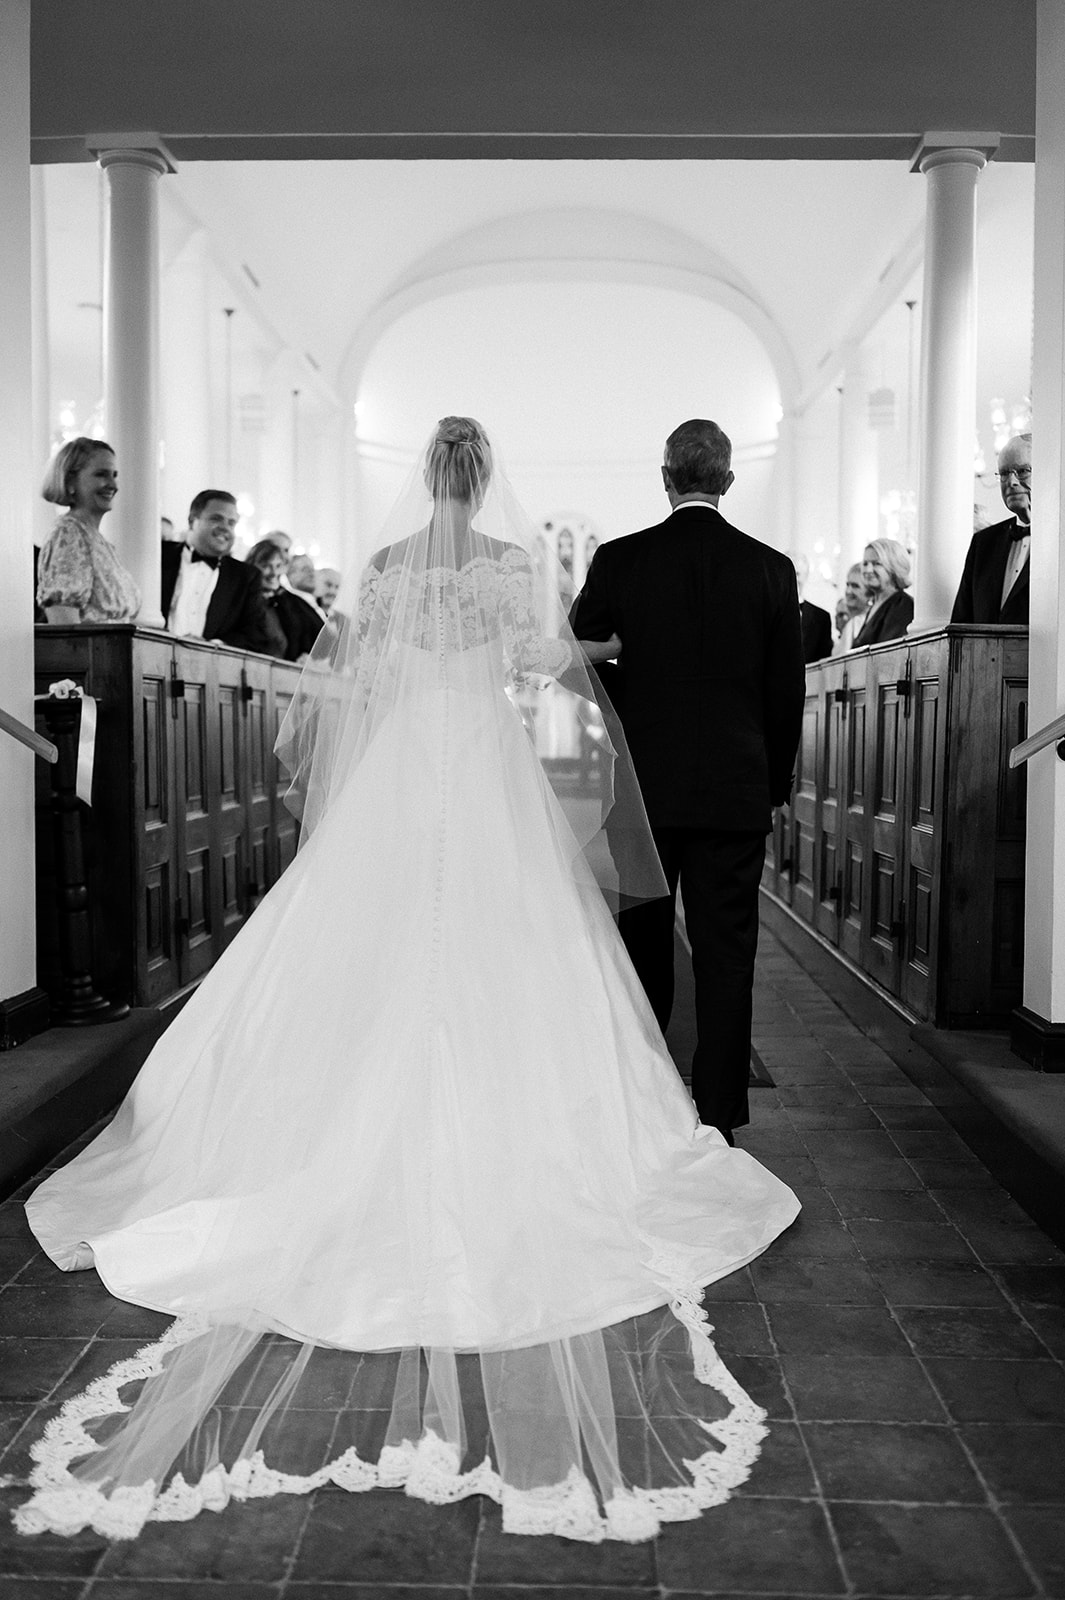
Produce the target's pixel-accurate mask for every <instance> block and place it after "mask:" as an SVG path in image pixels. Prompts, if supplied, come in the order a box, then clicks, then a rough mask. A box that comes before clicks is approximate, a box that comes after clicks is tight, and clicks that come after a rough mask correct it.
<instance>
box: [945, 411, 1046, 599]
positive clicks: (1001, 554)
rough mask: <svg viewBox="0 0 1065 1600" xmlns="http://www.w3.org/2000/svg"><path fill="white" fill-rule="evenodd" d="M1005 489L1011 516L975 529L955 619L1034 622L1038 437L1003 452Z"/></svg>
mask: <svg viewBox="0 0 1065 1600" xmlns="http://www.w3.org/2000/svg"><path fill="white" fill-rule="evenodd" d="M998 484H999V492H1000V494H1001V495H1002V498H1003V500H1004V501H1005V503H1006V510H1007V511H1009V512H1010V515H1009V516H1008V517H1007V518H1006V520H1005V521H1004V522H996V523H994V524H993V525H992V526H991V527H990V528H980V529H978V530H977V532H976V533H974V534H973V537H972V542H971V544H970V545H969V551H968V554H967V555H966V557H965V567H964V569H963V571H962V575H961V583H960V584H959V586H958V594H957V598H956V599H955V601H954V610H953V611H952V612H951V614H950V620H951V622H1014V623H1023V624H1024V625H1025V626H1027V623H1028V597H1029V581H1028V548H1029V546H1030V544H1031V542H1032V537H1031V536H1032V436H1031V434H1030V433H1022V434H1020V435H1019V436H1018V437H1017V438H1015V439H1010V440H1008V441H1007V443H1006V444H1005V445H1003V447H1002V449H1001V450H1000V451H999V457H998Z"/></svg>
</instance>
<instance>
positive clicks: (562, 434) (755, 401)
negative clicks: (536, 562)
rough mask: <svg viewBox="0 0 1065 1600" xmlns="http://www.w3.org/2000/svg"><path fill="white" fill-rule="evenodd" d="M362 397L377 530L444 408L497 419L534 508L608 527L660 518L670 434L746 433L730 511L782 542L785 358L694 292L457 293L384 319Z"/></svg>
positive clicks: (363, 469)
mask: <svg viewBox="0 0 1065 1600" xmlns="http://www.w3.org/2000/svg"><path fill="white" fill-rule="evenodd" d="M358 404H359V411H360V414H359V420H358V433H359V436H360V439H361V441H362V444H361V448H360V480H361V488H360V500H359V506H360V511H359V517H358V521H359V523H360V526H361V528H362V529H363V530H364V532H365V530H373V529H375V528H376V527H379V525H380V522H381V520H382V519H383V515H384V513H385V512H386V511H387V507H388V503H389V502H390V500H391V498H392V497H393V496H394V493H395V491H396V490H397V489H398V487H399V484H400V482H401V481H402V476H403V463H405V462H406V463H409V462H410V461H412V460H413V459H414V458H415V455H416V454H417V452H418V451H419V450H420V449H421V447H422V446H423V445H424V443H425V441H426V440H427V439H428V437H429V436H430V433H431V430H432V428H433V426H434V424H435V422H436V420H437V418H438V417H440V416H442V415H444V414H446V413H449V412H452V413H453V412H458V413H469V414H472V415H474V416H476V417H478V418H479V419H480V420H481V421H482V422H483V423H484V424H485V425H486V426H487V427H488V428H489V430H490V431H491V432H492V433H493V435H494V437H495V438H496V439H497V440H498V442H499V445H500V447H501V453H502V455H503V459H504V462H505V465H506V468H507V471H508V473H509V475H510V477H511V479H512V481H513V483H514V486H515V488H516V490H517V492H518V495H519V498H520V499H521V500H522V502H523V504H524V506H525V509H526V510H527V511H528V512H529V514H530V516H531V517H533V518H534V519H536V520H538V519H539V518H540V517H541V516H544V515H549V514H551V513H552V512H558V511H559V510H560V509H565V510H568V511H570V512H573V513H575V514H576V513H580V514H583V515H585V516H587V517H589V518H590V519H591V520H592V522H594V523H595V524H596V526H597V527H599V528H600V529H601V530H602V536H603V537H604V538H613V537H616V536H617V535H618V534H621V533H627V532H631V531H632V530H633V529H634V528H638V527H644V526H646V525H648V524H649V523H653V522H656V521H659V520H660V519H661V517H662V516H663V515H664V514H665V513H666V511H667V510H668V503H667V501H666V498H665V495H664V493H663V490H662V484H661V477H660V472H659V464H660V462H661V459H662V446H663V444H664V442H665V439H666V436H667V434H668V433H669V432H670V431H671V430H672V429H673V428H674V427H676V426H677V424H678V423H680V422H683V421H685V420H686V419H687V418H688V417H692V416H709V417H712V418H714V420H715V421H717V422H719V423H720V424H721V426H722V427H723V428H724V429H725V431H726V432H727V433H728V434H729V435H730V437H731V438H732V441H733V447H734V453H735V457H736V475H737V482H736V485H735V487H734V489H733V490H732V492H731V494H730V496H729V504H728V511H729V514H730V516H732V518H733V519H734V520H735V521H736V522H737V523H739V524H740V525H741V526H744V527H750V531H751V532H752V533H756V534H758V535H759V536H761V537H765V538H769V539H771V540H774V542H775V536H776V532H777V530H776V515H775V511H774V507H773V496H772V486H771V477H772V456H771V447H772V441H773V440H774V438H775V433H776V416H777V411H778V407H779V388H778V385H777V382H776V377H775V374H774V372H773V368H772V365H771V363H770V360H769V357H768V355H767V354H766V352H765V350H764V349H763V348H762V346H761V345H760V344H759V342H758V340H757V339H756V338H755V336H754V334H753V333H752V332H751V330H750V329H749V328H748V327H747V325H746V324H745V323H743V322H741V321H740V319H739V318H738V317H736V316H734V315H732V314H731V313H730V312H728V311H725V310H723V309H722V308H721V307H719V306H715V305H712V304H709V303H707V302H704V301H701V300H695V299H693V298H691V297H689V296H685V295H682V294H678V293H675V292H673V291H669V290H662V289H656V288H651V287H646V286H639V285H626V284H616V283H608V284H599V283H588V282H578V283H572V284H571V283H543V282H538V283H511V284H501V285H496V286H492V287H484V288H479V289H476V290H470V291H465V292H462V293H458V294H451V295H447V296H445V297H441V298H440V299H437V300H434V301H431V302H429V303H428V304H425V305H422V306H419V307H418V308H417V309H416V310H414V311H412V312H410V313H408V314H407V315H406V316H404V317H402V318H401V319H400V320H399V321H397V322H396V323H394V324H393V325H392V326H391V327H390V328H388V329H387V330H386V331H385V333H384V334H383V336H382V338H381V339H380V341H379V343H378V345H377V346H376V348H375V349H374V351H373V353H372V355H371V356H370V358H369V360H368V362H367V364H366V367H365V370H364V374H363V380H362V383H361V385H360V389H359V395H358ZM767 446H768V448H767ZM382 447H383V448H382ZM752 453H756V454H757V456H758V459H753V460H748V459H746V457H747V456H749V455H751V454H752ZM369 538H370V540H371V542H372V538H373V534H372V531H371V532H370V533H369ZM364 544H365V538H360V540H359V547H360V548H362V546H363V545H364Z"/></svg>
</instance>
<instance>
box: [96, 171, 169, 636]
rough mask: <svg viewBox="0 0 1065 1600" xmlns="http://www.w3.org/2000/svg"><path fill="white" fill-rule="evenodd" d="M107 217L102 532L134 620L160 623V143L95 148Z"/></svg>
mask: <svg viewBox="0 0 1065 1600" xmlns="http://www.w3.org/2000/svg"><path fill="white" fill-rule="evenodd" d="M90 148H94V149H95V150H96V153H97V155H98V158H99V162H100V165H101V167H103V169H104V171H105V172H106V173H107V179H108V187H109V191H110V202H111V203H110V226H109V230H108V238H107V277H106V283H105V287H104V319H105V323H106V329H107V332H106V347H105V348H106V366H105V372H104V415H105V426H106V430H107V432H106V436H107V441H108V443H109V444H111V445H113V446H114V449H115V454H116V457H117V460H118V483H119V493H118V496H117V498H116V500H115V509H114V511H112V513H111V517H110V521H109V524H108V528H107V532H108V534H109V536H110V537H111V538H112V539H113V540H114V542H115V547H116V549H117V550H118V553H119V556H120V557H121V559H122V561H123V562H124V563H125V565H126V566H127V567H128V568H129V570H130V572H131V573H132V574H133V576H134V578H135V579H136V581H137V583H138V584H139V585H140V591H141V596H142V600H141V610H140V616H139V617H138V621H139V622H141V623H143V624H145V625H146V626H148V627H161V626H162V622H163V616H162V612H161V611H160V609H159V582H160V554H159V545H160V542H159V443H160V438H159V188H158V185H159V179H160V177H161V176H162V174H163V173H164V172H168V171H173V167H172V165H171V164H170V163H169V161H168V159H167V156H166V154H165V152H164V151H163V150H162V147H161V146H160V147H157V148H119V149H116V148H102V147H101V146H100V145H99V144H97V143H95V141H90Z"/></svg>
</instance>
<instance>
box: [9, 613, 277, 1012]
mask: <svg viewBox="0 0 1065 1600" xmlns="http://www.w3.org/2000/svg"><path fill="white" fill-rule="evenodd" d="M36 649H37V658H36V671H37V689H38V693H44V692H46V691H47V687H48V684H49V683H51V682H54V681H55V680H57V679H59V678H64V677H66V678H72V679H73V680H74V681H75V682H77V683H79V684H80V685H82V686H83V687H84V688H85V689H86V692H88V693H90V694H92V695H94V697H96V698H97V699H98V701H99V720H98V733H97V747H96V766H95V777H94V785H93V799H94V804H93V806H92V808H91V810H90V809H86V810H85V812H84V816H83V826H84V838H85V852H86V861H87V867H88V874H89V884H90V892H91V895H92V901H93V935H94V947H95V969H94V970H95V976H96V980H97V985H98V987H99V988H100V989H101V990H102V991H103V992H104V993H106V994H108V995H109V996H112V997H114V998H122V999H128V1000H131V1001H133V1003H134V1004H137V1005H151V1004H153V1003H157V1002H159V1001H160V1000H163V999H165V998H166V997H167V996H169V995H172V994H174V993H176V992H177V991H178V990H179V989H180V988H181V987H183V985H185V984H186V983H188V982H191V981H194V980H195V979H196V978H198V977H200V976H202V974H203V973H204V972H206V971H207V970H208V968H209V967H210V966H211V965H212V964H213V962H214V961H216V960H217V958H218V956H219V955H220V954H221V951H222V949H223V948H224V947H225V945H226V943H227V942H228V941H229V940H230V939H231V938H232V937H233V935H234V934H235V933H236V932H237V930H238V929H239V928H240V927H241V926H242V925H243V923H244V921H245V919H246V918H247V916H248V915H249V913H250V911H251V909H252V908H253V906H254V905H255V904H256V903H257V901H258V899H259V898H261V896H262V894H263V893H264V892H265V889H266V887H267V886H268V884H269V883H270V882H273V881H274V880H275V879H276V877H277V875H278V873H279V871H280V870H281V868H282V865H287V864H288V862H289V861H291V859H292V856H293V855H294V853H295V846H296V841H297V837H298V830H297V826H296V823H295V821H294V819H293V818H291V817H290V816H289V814H288V812H287V811H284V810H283V809H282V808H281V806H280V804H279V801H278V790H279V780H278V775H277V771H276V763H275V760H274V756H273V736H274V729H275V725H276V718H277V706H278V705H281V706H282V707H283V705H284V704H285V703H287V697H290V696H291V694H292V691H293V688H294V686H295V683H296V681H297V680H298V677H299V669H298V668H297V667H295V666H293V665H290V664H289V663H286V662H273V661H270V660H269V659H267V658H265V657H262V656H254V655H247V656H245V655H243V654H242V653H240V652H238V651H232V650H226V649H220V648H217V647H215V646H210V645H203V644H198V643H196V642H194V641H190V640H176V639H172V638H171V637H170V636H169V635H168V634H165V633H159V632H155V631H153V630H147V629H136V628H132V627H120V626H111V627H79V628H51V627H48V628H44V627H42V628H39V629H38V630H37V644H36ZM39 780H40V781H39V785H38V792H37V803H38V827H37V836H38V849H37V880H38V905H39V908H40V909H39V915H38V933H39V937H38V966H39V971H40V974H41V982H42V984H44V985H45V986H47V987H50V988H53V989H54V988H55V987H56V986H57V982H58V957H57V948H58V933H57V924H56V917H55V907H54V888H53V881H52V871H51V826H50V813H49V789H48V779H47V773H46V772H44V771H43V764H42V772H41V774H40V775H39ZM279 824H280V828H281V834H282V837H281V838H280V839H279V837H278V826H279Z"/></svg>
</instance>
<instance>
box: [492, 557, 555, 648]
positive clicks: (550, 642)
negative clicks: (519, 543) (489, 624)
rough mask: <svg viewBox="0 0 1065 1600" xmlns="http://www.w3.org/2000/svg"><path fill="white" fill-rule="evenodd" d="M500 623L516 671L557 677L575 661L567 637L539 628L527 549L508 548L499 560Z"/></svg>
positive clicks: (504, 642)
mask: <svg viewBox="0 0 1065 1600" xmlns="http://www.w3.org/2000/svg"><path fill="white" fill-rule="evenodd" d="M499 565H500V569H501V574H502V581H501V585H500V605H499V625H500V630H501V632H502V635H503V648H504V650H505V651H506V653H507V655H508V657H509V658H510V664H511V666H512V667H513V668H514V670H515V672H543V673H546V674H547V676H548V677H551V678H557V677H559V676H560V675H561V674H562V673H563V672H565V670H566V668H567V667H568V666H570V665H571V663H572V661H573V652H572V650H571V649H570V647H569V645H568V644H567V643H566V641H565V640H564V639H549V638H547V637H546V636H545V635H544V634H543V633H541V631H540V623H539V618H538V617H537V614H536V598H535V591H534V587H533V569H532V565H531V563H530V561H529V558H528V556H527V555H526V554H525V551H524V550H518V549H512V550H508V551H507V552H506V553H505V555H503V557H502V558H501V560H500V563H499Z"/></svg>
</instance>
